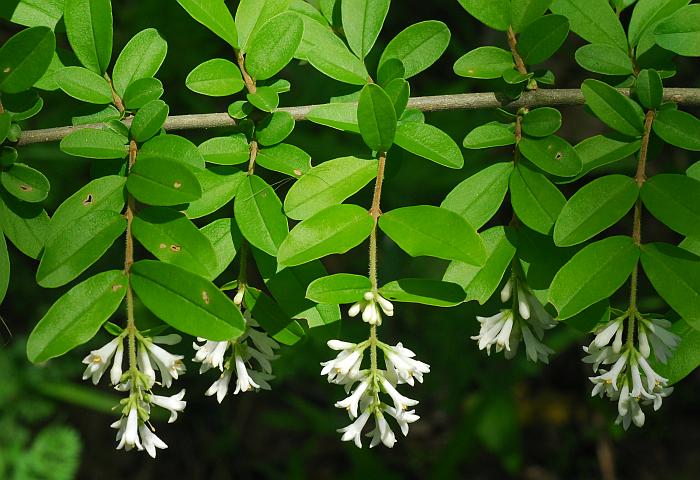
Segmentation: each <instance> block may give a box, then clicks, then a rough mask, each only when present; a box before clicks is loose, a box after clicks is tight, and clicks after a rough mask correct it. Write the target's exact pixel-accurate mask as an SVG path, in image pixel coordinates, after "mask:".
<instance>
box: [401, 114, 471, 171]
mask: <svg viewBox="0 0 700 480" xmlns="http://www.w3.org/2000/svg"><path fill="white" fill-rule="evenodd" d="M395 142H396V145H398V146H399V147H401V148H403V149H404V150H406V151H408V152H411V153H413V154H414V155H418V156H419V157H423V158H426V159H428V160H430V161H432V162H435V163H437V164H439V165H444V166H445V167H448V168H455V169H459V168H462V167H463V166H464V157H463V156H462V152H461V150H460V149H459V146H458V145H457V144H456V143H455V141H454V140H452V138H451V137H450V136H449V135H448V134H446V133H445V132H443V131H442V130H440V129H439V128H437V127H434V126H432V125H429V124H427V123H415V122H403V123H400V124H399V125H398V127H397V128H396V139H395Z"/></svg>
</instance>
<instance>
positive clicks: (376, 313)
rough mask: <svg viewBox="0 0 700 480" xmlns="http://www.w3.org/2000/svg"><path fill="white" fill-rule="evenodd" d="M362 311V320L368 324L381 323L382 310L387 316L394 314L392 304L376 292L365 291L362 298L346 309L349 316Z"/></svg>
mask: <svg viewBox="0 0 700 480" xmlns="http://www.w3.org/2000/svg"><path fill="white" fill-rule="evenodd" d="M360 312H362V320H364V321H365V322H367V323H369V324H370V325H381V323H382V312H384V315H386V316H387V317H391V316H393V315H394V305H393V304H392V303H391V302H390V301H389V300H387V299H386V298H384V297H382V296H381V295H380V294H379V293H376V292H365V294H364V295H363V298H362V300H360V301H359V302H357V303H355V304H353V305H352V306H351V307H350V309H349V310H348V315H350V316H351V317H355V316H357V315H358V314H359V313H360Z"/></svg>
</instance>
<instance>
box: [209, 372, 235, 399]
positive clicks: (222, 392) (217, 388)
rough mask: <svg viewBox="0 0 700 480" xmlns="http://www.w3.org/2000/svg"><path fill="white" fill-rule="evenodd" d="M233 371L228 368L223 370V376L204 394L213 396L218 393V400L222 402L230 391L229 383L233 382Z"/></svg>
mask: <svg viewBox="0 0 700 480" xmlns="http://www.w3.org/2000/svg"><path fill="white" fill-rule="evenodd" d="M232 373H233V372H232V371H231V370H230V369H226V370H224V371H223V373H222V374H221V376H220V377H219V378H218V379H217V380H216V381H215V382H214V383H213V384H212V385H211V387H209V389H208V390H207V391H206V392H204V395H206V396H208V397H209V396H211V395H214V394H216V401H217V402H219V403H221V402H222V401H223V399H224V397H225V396H226V394H227V393H228V384H229V383H230V382H231V375H232Z"/></svg>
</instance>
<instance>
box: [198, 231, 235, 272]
mask: <svg viewBox="0 0 700 480" xmlns="http://www.w3.org/2000/svg"><path fill="white" fill-rule="evenodd" d="M200 231H201V232H202V235H204V236H205V237H207V239H209V242H211V245H212V247H213V248H214V254H215V257H214V258H215V260H216V268H214V269H213V270H211V271H210V272H209V276H208V278H209V279H214V278H216V277H218V276H219V275H221V274H222V273H223V272H224V270H226V268H227V267H228V266H229V265H230V264H231V262H233V259H234V258H236V253H237V252H238V251H239V250H240V248H241V243H242V241H243V236H242V235H241V232H240V230H238V226H237V225H236V222H235V221H234V220H233V219H232V218H220V219H218V220H214V221H213V222H211V223H210V224H209V225H206V226H204V227H202V228H201V229H200Z"/></svg>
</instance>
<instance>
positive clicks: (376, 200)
mask: <svg viewBox="0 0 700 480" xmlns="http://www.w3.org/2000/svg"><path fill="white" fill-rule="evenodd" d="M385 167H386V152H381V153H380V154H379V165H378V167H377V179H376V181H375V183H374V196H373V197H372V207H371V208H370V210H369V214H370V215H371V216H372V219H373V220H374V226H373V227H372V232H371V233H370V236H369V280H370V282H372V291H373V292H375V293H376V291H377V288H378V282H377V224H378V223H379V217H380V216H381V215H382V210H381V205H380V203H381V199H382V185H383V184H384V169H385Z"/></svg>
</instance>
